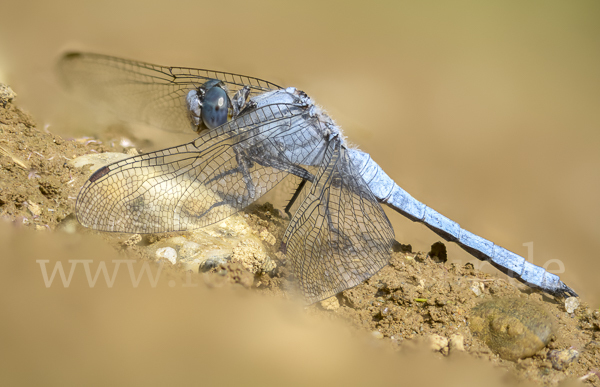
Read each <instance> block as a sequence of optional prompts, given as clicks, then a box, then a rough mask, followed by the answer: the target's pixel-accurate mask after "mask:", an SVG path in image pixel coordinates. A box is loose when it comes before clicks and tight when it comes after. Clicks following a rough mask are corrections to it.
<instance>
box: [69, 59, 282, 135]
mask: <svg viewBox="0 0 600 387" xmlns="http://www.w3.org/2000/svg"><path fill="white" fill-rule="evenodd" d="M58 71H59V74H60V75H61V77H62V79H63V80H64V82H65V83H66V84H67V86H68V87H70V88H71V89H73V91H75V92H76V93H78V94H79V95H81V96H82V97H83V98H86V99H88V100H89V101H90V102H93V103H96V104H98V103H100V104H102V105H105V107H107V108H109V109H110V110H113V111H115V113H117V114H118V115H119V116H121V117H124V118H127V119H130V120H134V121H139V122H143V123H147V124H150V125H152V126H156V127H158V128H161V129H164V130H168V131H173V132H184V133H189V132H190V127H191V123H190V121H189V119H188V111H187V108H186V102H185V98H186V95H187V94H188V92H189V91H190V90H192V89H196V88H198V87H199V86H201V85H203V84H204V83H205V82H206V81H208V80H209V79H218V80H220V81H222V82H224V83H225V84H226V85H227V88H228V91H229V93H230V97H232V96H233V94H234V93H235V92H237V91H238V90H240V89H241V88H243V87H244V86H249V87H250V97H252V96H254V95H257V94H261V93H264V92H266V91H270V90H276V89H280V87H279V86H277V85H275V84H273V83H271V82H267V81H264V80H262V79H258V78H252V77H247V76H244V75H238V74H231V73H224V72H219V71H211V70H202V69H194V68H185V67H166V66H159V65H154V64H150V63H144V62H136V61H132V60H127V59H121V58H115V57H111V56H106V55H99V54H90V53H80V52H75V53H68V54H65V55H64V56H63V57H62V58H61V59H60V61H59V63H58Z"/></svg>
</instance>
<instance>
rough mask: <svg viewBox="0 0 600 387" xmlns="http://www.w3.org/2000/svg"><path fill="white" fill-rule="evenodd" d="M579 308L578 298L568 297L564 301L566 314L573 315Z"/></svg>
mask: <svg viewBox="0 0 600 387" xmlns="http://www.w3.org/2000/svg"><path fill="white" fill-rule="evenodd" d="M578 307H579V298H577V297H569V298H567V299H566V300H565V310H566V311H567V313H573V312H575V310H576V309H577V308H578Z"/></svg>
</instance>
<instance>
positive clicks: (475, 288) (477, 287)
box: [471, 282, 484, 297]
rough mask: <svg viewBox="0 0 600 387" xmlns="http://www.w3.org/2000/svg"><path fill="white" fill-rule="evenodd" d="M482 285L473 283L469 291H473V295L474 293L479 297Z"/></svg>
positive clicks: (481, 292)
mask: <svg viewBox="0 0 600 387" xmlns="http://www.w3.org/2000/svg"><path fill="white" fill-rule="evenodd" d="M483 289H484V287H483V283H481V282H473V283H472V284H471V290H472V291H473V293H475V295H476V296H477V297H479V296H481V295H482V294H483Z"/></svg>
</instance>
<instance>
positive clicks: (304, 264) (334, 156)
mask: <svg viewBox="0 0 600 387" xmlns="http://www.w3.org/2000/svg"><path fill="white" fill-rule="evenodd" d="M304 189H305V190H307V191H306V192H304V200H303V201H302V202H301V204H300V205H299V208H298V210H297V211H296V212H295V214H294V217H293V218H292V220H291V222H290V225H289V226H288V228H287V230H286V232H285V234H284V237H283V243H284V245H283V250H284V252H285V253H286V255H287V256H288V258H289V259H290V260H291V262H292V265H293V270H294V273H295V275H296V277H297V280H298V282H299V284H300V288H301V291H302V292H303V294H304V297H305V298H306V300H307V301H308V302H309V303H313V302H316V301H319V300H322V299H324V298H327V297H330V296H333V295H335V294H336V293H339V292H341V291H342V290H345V289H348V288H351V287H353V286H356V285H358V284H359V283H361V282H362V281H364V280H365V279H367V278H369V277H371V276H372V275H373V274H375V273H377V272H378V271H379V270H380V269H381V268H382V267H384V266H385V265H387V263H388V261H389V257H390V254H391V250H392V243H393V240H394V231H393V229H392V226H391V224H390V222H389V220H388V218H387V216H386V215H385V213H384V212H383V209H382V208H381V206H380V205H379V203H378V202H377V200H376V199H375V197H374V196H373V194H372V193H371V191H370V190H369V188H368V187H367V185H366V184H365V182H364V181H363V180H362V178H361V177H360V176H357V175H355V174H354V173H353V170H352V166H351V162H350V159H349V157H348V154H347V151H346V150H345V148H343V147H341V145H340V143H339V141H336V140H334V141H332V142H331V143H330V144H329V147H328V148H327V152H326V154H325V157H324V158H323V166H322V167H321V168H320V170H319V172H318V173H317V175H316V176H315V181H314V183H313V184H311V185H310V187H308V186H306V188H304Z"/></svg>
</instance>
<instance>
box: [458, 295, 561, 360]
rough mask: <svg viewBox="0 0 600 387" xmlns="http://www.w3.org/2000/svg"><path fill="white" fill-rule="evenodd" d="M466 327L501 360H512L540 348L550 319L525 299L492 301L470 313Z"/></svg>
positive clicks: (551, 325) (549, 331) (550, 326)
mask: <svg viewBox="0 0 600 387" xmlns="http://www.w3.org/2000/svg"><path fill="white" fill-rule="evenodd" d="M469 321H470V324H469V327H470V328H471V332H473V335H474V336H475V337H477V338H479V339H480V340H482V341H483V342H484V343H485V344H487V346H488V347H489V348H490V349H491V350H492V351H494V352H495V353H497V354H498V355H499V356H500V357H501V358H503V359H506V360H512V361H516V360H517V359H521V358H525V357H529V356H532V355H534V354H535V353H536V352H538V351H539V350H540V349H542V348H544V347H545V346H546V345H547V344H548V343H549V342H550V339H551V337H552V335H553V334H554V330H555V324H554V320H553V319H552V317H551V316H550V314H548V312H547V311H546V310H545V309H544V308H543V307H542V306H541V305H540V304H538V303H537V302H533V301H531V300H528V299H525V298H508V299H492V300H488V301H484V302H482V303H480V304H478V305H477V306H475V307H474V308H473V309H472V310H471V318H470V320H469Z"/></svg>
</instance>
